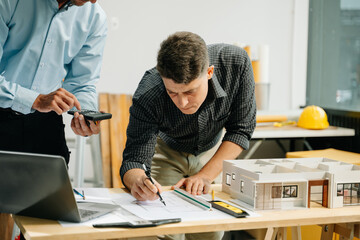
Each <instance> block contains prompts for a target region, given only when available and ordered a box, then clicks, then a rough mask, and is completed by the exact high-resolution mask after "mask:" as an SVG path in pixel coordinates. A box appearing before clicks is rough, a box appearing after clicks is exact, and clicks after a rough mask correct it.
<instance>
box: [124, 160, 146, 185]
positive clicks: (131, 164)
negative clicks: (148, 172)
mask: <svg viewBox="0 0 360 240" xmlns="http://www.w3.org/2000/svg"><path fill="white" fill-rule="evenodd" d="M134 168H140V169H144V168H143V164H142V163H140V162H126V163H124V162H123V164H122V165H121V168H120V177H121V181H122V182H123V184H124V175H125V173H126V172H127V171H129V170H131V169H134ZM144 170H145V169H144ZM124 186H125V184H124Z"/></svg>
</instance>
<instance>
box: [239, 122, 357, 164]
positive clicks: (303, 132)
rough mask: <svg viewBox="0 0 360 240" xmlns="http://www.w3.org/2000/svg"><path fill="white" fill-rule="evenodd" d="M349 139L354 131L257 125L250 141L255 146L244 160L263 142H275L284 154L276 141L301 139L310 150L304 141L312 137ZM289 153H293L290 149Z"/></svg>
mask: <svg viewBox="0 0 360 240" xmlns="http://www.w3.org/2000/svg"><path fill="white" fill-rule="evenodd" d="M347 136H348V137H351V136H355V130H354V129H350V128H342V127H334V126H330V127H328V128H327V129H323V130H309V129H304V128H300V127H297V126H296V125H288V126H283V127H274V126H273V125H272V124H271V123H269V124H264V125H260V124H259V125H258V126H257V127H256V129H255V131H254V134H253V136H252V138H251V139H252V140H257V141H256V142H255V144H254V145H253V146H252V147H251V148H250V149H249V151H248V153H247V154H246V155H245V157H244V159H249V158H250V157H251V156H252V155H253V154H254V152H255V151H256V150H257V149H258V148H259V147H260V145H261V144H262V143H263V141H265V140H276V141H277V143H278V144H279V146H280V147H281V149H282V150H283V151H284V154H285V153H286V152H287V151H286V150H285V148H284V147H283V146H282V144H281V143H280V142H279V141H278V140H279V139H290V140H295V139H303V140H304V144H305V146H306V147H307V148H308V149H309V150H312V147H311V146H310V144H309V143H308V142H307V141H306V138H313V137H347ZM290 151H293V149H292V147H290Z"/></svg>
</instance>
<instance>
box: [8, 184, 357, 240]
mask: <svg viewBox="0 0 360 240" xmlns="http://www.w3.org/2000/svg"><path fill="white" fill-rule="evenodd" d="M213 189H215V191H216V195H217V196H218V197H220V198H223V199H228V198H229V195H227V194H225V193H223V192H219V191H220V190H221V185H214V186H213ZM114 191H116V192H122V191H123V190H121V189H114ZM259 213H260V214H261V216H260V217H251V218H239V219H236V218H232V219H224V220H221V221H219V220H209V221H194V222H181V223H176V224H169V225H163V226H158V227H153V228H151V229H150V228H139V229H125V228H93V227H88V226H79V227H62V226H61V225H60V224H59V223H58V222H57V221H51V220H44V219H38V218H30V217H23V216H14V220H15V222H16V224H17V225H18V226H19V228H20V230H21V231H22V232H23V234H24V236H25V238H26V239H28V240H29V239H31V240H60V239H61V240H73V239H76V240H82V239H84V240H85V239H86V240H89V239H117V238H134V237H145V236H151V235H162V234H178V233H196V232H213V231H230V230H247V229H263V228H267V233H266V237H265V239H266V240H267V239H269V240H270V239H275V236H276V234H277V233H284V232H285V231H284V229H285V227H295V228H293V229H296V227H298V226H301V225H314V224H324V225H328V224H330V225H329V226H330V229H331V226H333V225H331V224H334V223H357V224H359V223H360V214H359V213H360V206H350V207H344V208H337V209H328V208H323V207H315V208H310V209H301V210H285V211H262V212H259ZM355 226H358V225H355ZM357 229H358V228H355V234H356V231H357ZM294 232H295V231H294ZM285 236H286V235H285ZM278 239H285V238H279V236H278ZM292 239H293V240H295V239H296V238H295V237H294V235H293V238H292ZM324 239H325V238H324ZM329 239H330V238H329Z"/></svg>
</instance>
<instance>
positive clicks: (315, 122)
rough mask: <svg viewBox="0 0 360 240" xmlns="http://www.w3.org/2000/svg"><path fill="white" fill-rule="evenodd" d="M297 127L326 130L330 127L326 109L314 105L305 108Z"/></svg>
mask: <svg viewBox="0 0 360 240" xmlns="http://www.w3.org/2000/svg"><path fill="white" fill-rule="evenodd" d="M297 125H298V126H299V127H302V128H307V129H325V128H327V127H329V122H328V118H327V115H326V112H325V111H324V109H322V108H321V107H318V106H314V105H312V106H307V107H306V108H304V110H303V111H302V113H301V114H300V117H299V121H298V123H297Z"/></svg>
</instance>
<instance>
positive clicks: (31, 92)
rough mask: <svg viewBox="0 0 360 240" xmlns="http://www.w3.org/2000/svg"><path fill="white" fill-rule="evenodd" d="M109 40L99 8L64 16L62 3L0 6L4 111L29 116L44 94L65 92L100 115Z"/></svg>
mask: <svg viewBox="0 0 360 240" xmlns="http://www.w3.org/2000/svg"><path fill="white" fill-rule="evenodd" d="M106 34H107V25H106V15H105V13H104V11H103V10H102V9H101V7H100V5H99V4H97V3H96V4H91V3H90V2H88V3H86V4H84V6H81V7H78V6H72V7H69V8H68V9H65V8H64V9H61V10H59V7H58V2H57V1H56V0H0V107H1V108H12V109H13V110H15V111H18V112H21V113H24V114H28V113H31V112H34V109H32V108H31V107H32V105H33V102H34V101H35V99H36V98H37V96H38V95H39V94H48V93H50V92H53V91H55V90H56V89H58V88H60V87H63V88H65V89H66V90H67V91H69V92H71V93H72V94H74V95H75V96H76V98H77V99H78V100H79V102H80V104H81V107H82V108H83V109H97V94H96V87H95V83H96V82H97V81H98V79H99V75H100V68H101V61H102V55H103V50H104V45H105V38H106ZM63 79H65V81H64V82H62V80H63Z"/></svg>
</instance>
